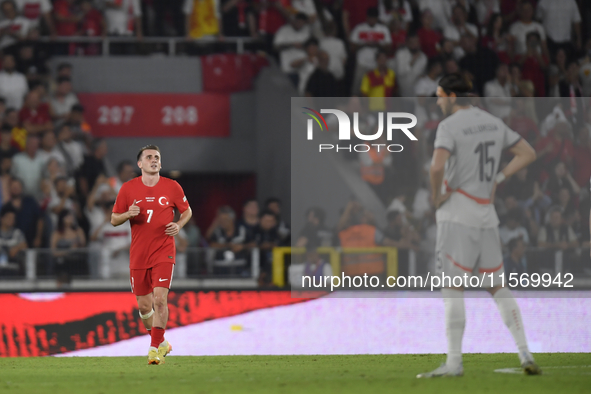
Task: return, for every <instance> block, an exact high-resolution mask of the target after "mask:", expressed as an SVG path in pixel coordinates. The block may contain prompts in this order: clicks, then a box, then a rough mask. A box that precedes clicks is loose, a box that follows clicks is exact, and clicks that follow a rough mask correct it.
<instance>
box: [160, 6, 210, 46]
mask: <svg viewBox="0 0 591 394" xmlns="http://www.w3.org/2000/svg"><path fill="white" fill-rule="evenodd" d="M165 2H170V0H156V4H159V5H160V4H162V3H165ZM174 2H175V1H174V0H173V1H172V3H174ZM162 8H163V7H162ZM183 13H184V14H185V32H186V35H187V38H190V39H197V38H204V37H210V38H211V37H216V36H219V35H220V33H221V29H220V21H219V10H218V2H217V1H216V0H185V2H184V5H183ZM173 14H174V13H173ZM157 19H161V18H157ZM161 24H162V22H158V23H157V26H158V25H161ZM158 30H160V27H158ZM160 34H161V35H163V34H162V33H160Z"/></svg>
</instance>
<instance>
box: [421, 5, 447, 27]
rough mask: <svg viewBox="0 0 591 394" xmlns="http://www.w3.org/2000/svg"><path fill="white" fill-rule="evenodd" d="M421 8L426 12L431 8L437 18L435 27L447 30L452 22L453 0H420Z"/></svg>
mask: <svg viewBox="0 0 591 394" xmlns="http://www.w3.org/2000/svg"><path fill="white" fill-rule="evenodd" d="M418 3H419V9H420V10H421V12H425V10H426V9H429V10H430V11H431V13H432V14H433V17H434V18H435V24H434V25H433V27H434V28H436V29H439V30H445V28H446V27H447V25H449V24H450V23H451V11H452V4H453V2H452V1H450V0H419V1H418Z"/></svg>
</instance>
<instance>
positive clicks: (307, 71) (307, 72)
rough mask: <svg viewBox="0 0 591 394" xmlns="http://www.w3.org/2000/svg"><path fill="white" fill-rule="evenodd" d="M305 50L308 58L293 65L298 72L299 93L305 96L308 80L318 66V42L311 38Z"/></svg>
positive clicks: (305, 45) (295, 61) (294, 62)
mask: <svg viewBox="0 0 591 394" xmlns="http://www.w3.org/2000/svg"><path fill="white" fill-rule="evenodd" d="M304 50H305V51H306V56H305V57H303V58H301V59H298V60H294V61H293V62H292V63H291V65H292V67H293V68H294V69H296V70H298V92H299V93H300V95H304V94H305V92H306V86H307V84H308V79H310V76H311V75H312V73H313V72H314V70H315V69H316V66H317V65H318V40H317V39H315V38H310V39H309V40H308V41H306V43H305V44H304ZM327 66H328V64H327Z"/></svg>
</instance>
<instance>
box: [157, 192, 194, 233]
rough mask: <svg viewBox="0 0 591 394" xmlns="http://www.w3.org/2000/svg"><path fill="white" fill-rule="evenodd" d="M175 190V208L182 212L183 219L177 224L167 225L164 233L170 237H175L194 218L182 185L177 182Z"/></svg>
mask: <svg viewBox="0 0 591 394" xmlns="http://www.w3.org/2000/svg"><path fill="white" fill-rule="evenodd" d="M173 189H174V198H173V202H174V206H175V208H176V209H177V210H178V211H179V212H181V217H180V218H179V220H178V221H177V222H170V223H168V224H167V225H166V229H165V230H164V233H165V234H166V235H168V236H171V237H174V236H176V235H177V234H178V233H179V231H181V229H182V228H183V227H184V226H185V224H187V223H188V222H189V220H190V219H191V216H193V211H192V210H191V207H190V206H189V203H188V202H187V197H186V196H185V192H184V191H183V188H182V187H181V185H179V184H178V183H176V182H175V186H174V187H173Z"/></svg>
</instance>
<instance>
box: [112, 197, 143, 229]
mask: <svg viewBox="0 0 591 394" xmlns="http://www.w3.org/2000/svg"><path fill="white" fill-rule="evenodd" d="M113 209H114V208H113ZM139 214H140V207H138V206H137V205H135V200H133V204H131V206H130V207H129V209H128V210H127V211H126V212H122V213H116V212H113V213H112V214H111V224H112V225H113V226H115V227H117V226H120V225H122V224H123V223H125V222H126V221H128V220H129V219H131V218H134V217H136V216H137V215H139Z"/></svg>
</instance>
